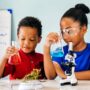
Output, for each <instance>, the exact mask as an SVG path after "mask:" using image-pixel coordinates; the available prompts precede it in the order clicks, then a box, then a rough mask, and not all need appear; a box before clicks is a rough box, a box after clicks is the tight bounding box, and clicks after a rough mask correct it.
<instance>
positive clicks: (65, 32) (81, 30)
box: [60, 17, 86, 46]
mask: <svg viewBox="0 0 90 90" xmlns="http://www.w3.org/2000/svg"><path fill="white" fill-rule="evenodd" d="M60 26H61V34H62V37H63V39H64V41H65V42H66V43H68V42H73V44H74V46H77V45H78V44H80V43H81V42H83V41H84V34H85V32H86V27H85V26H80V23H79V22H78V21H74V20H73V19H72V18H68V17H65V18H62V20H61V22H60Z"/></svg>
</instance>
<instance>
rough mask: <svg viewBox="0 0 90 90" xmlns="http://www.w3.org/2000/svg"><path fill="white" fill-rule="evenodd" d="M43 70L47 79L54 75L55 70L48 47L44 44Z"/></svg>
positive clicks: (52, 77)
mask: <svg viewBox="0 0 90 90" xmlns="http://www.w3.org/2000/svg"><path fill="white" fill-rule="evenodd" d="M44 71H45V74H46V77H47V78H48V79H54V78H55V77H56V71H55V68H54V65H53V62H52V59H51V56H50V47H47V46H44Z"/></svg>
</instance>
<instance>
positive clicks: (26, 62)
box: [0, 17, 44, 79]
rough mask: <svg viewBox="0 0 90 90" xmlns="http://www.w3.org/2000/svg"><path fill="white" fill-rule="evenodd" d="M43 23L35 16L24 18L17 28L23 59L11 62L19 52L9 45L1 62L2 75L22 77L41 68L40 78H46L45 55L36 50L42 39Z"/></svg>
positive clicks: (20, 53) (20, 52) (0, 72)
mask: <svg viewBox="0 0 90 90" xmlns="http://www.w3.org/2000/svg"><path fill="white" fill-rule="evenodd" d="M41 34H42V25H41V22H40V21H39V20H38V19H37V18H35V17H25V18H23V19H22V20H21V21H20V23H19V25H18V30H17V36H18V41H19V44H20V49H19V51H18V53H19V56H20V59H21V61H20V62H19V63H18V64H15V61H14V62H13V64H9V63H8V60H9V58H10V57H11V59H13V58H12V57H13V55H14V54H15V53H17V49H16V48H15V47H14V46H11V47H8V48H7V50H6V53H5V55H3V58H2V60H0V61H1V63H0V77H4V76H6V75H9V74H10V79H22V78H24V76H25V75H27V74H29V73H31V72H32V71H33V69H38V70H40V77H39V78H40V79H42V78H44V70H43V55H42V54H40V53H36V52H35V48H36V46H37V44H38V43H39V42H40V41H41Z"/></svg>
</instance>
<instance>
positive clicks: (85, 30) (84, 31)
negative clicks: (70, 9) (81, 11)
mask: <svg viewBox="0 0 90 90" xmlns="http://www.w3.org/2000/svg"><path fill="white" fill-rule="evenodd" d="M82 31H83V33H86V32H87V27H86V25H83V26H82Z"/></svg>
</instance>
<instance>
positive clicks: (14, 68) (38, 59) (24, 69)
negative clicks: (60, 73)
mask: <svg viewBox="0 0 90 90" xmlns="http://www.w3.org/2000/svg"><path fill="white" fill-rule="evenodd" d="M19 55H20V57H21V63H20V64H17V65H10V64H8V63H7V64H6V66H5V70H4V73H3V76H6V75H9V74H10V79H22V78H23V77H24V76H25V75H26V74H29V73H30V72H31V71H32V70H33V69H41V73H40V76H41V77H40V78H41V79H43V78H44V77H45V74H44V68H43V55H42V54H40V53H35V51H34V52H32V53H28V54H26V53H24V52H23V51H22V50H19Z"/></svg>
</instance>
